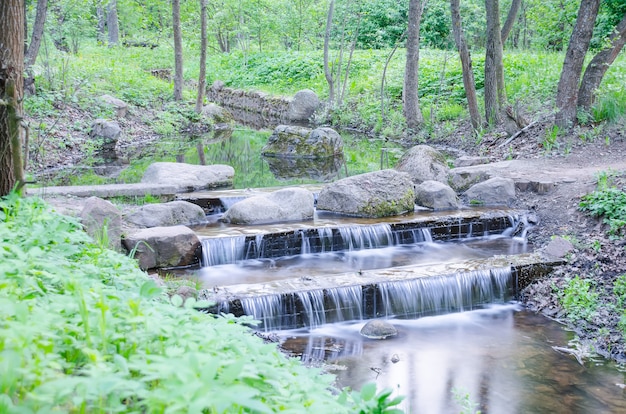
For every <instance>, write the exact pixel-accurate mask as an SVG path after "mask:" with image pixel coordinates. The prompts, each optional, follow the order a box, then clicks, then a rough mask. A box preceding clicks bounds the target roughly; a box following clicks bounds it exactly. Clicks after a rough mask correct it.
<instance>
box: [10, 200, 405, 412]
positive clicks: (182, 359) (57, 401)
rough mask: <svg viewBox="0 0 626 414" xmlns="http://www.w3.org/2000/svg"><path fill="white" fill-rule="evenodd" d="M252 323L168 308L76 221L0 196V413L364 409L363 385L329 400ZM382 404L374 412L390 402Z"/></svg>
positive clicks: (133, 268) (317, 380)
mask: <svg viewBox="0 0 626 414" xmlns="http://www.w3.org/2000/svg"><path fill="white" fill-rule="evenodd" d="M193 302H195V301H192V302H190V304H191V305H194V303H193ZM195 305H196V306H198V307H205V306H207V305H208V304H207V303H202V302H195ZM251 322H253V321H252V320H250V319H249V318H235V317H233V316H232V315H223V316H214V315H208V314H204V313H201V312H198V311H196V310H194V309H192V308H191V307H188V306H183V307H175V306H172V304H171V303H170V302H169V298H168V297H167V295H166V294H165V293H164V292H163V290H162V289H160V288H159V287H157V286H156V284H155V283H154V282H153V281H151V280H150V279H148V278H147V277H146V275H145V273H143V272H141V271H140V270H139V269H138V267H137V264H136V263H135V262H134V261H133V260H132V259H130V258H128V257H126V256H123V255H121V254H118V253H116V252H114V251H112V250H108V249H106V248H104V247H103V246H102V245H99V244H96V243H94V242H93V241H92V240H91V239H90V238H89V237H88V236H87V234H86V233H84V232H83V230H82V226H81V225H80V223H78V221H76V220H74V219H72V218H69V217H64V216H61V215H58V214H57V213H55V212H54V211H52V210H51V209H50V207H49V206H48V205H47V204H45V203H44V202H43V201H42V200H40V199H37V198H25V199H23V198H20V197H18V196H17V195H15V194H12V195H10V196H9V197H7V198H4V199H0V412H2V413H4V412H51V411H58V412H70V413H73V412H89V413H116V412H149V413H164V412H203V413H225V412H228V413H232V412H238V413H243V412H255V413H273V412H277V411H282V412H292V413H296V412H298V413H300V412H338V413H353V412H358V411H359V409H360V407H362V406H363V405H362V400H367V398H365V397H367V396H368V395H369V394H368V393H369V389H368V390H366V392H364V393H363V394H353V393H348V392H347V391H344V392H343V393H340V395H339V396H335V395H332V394H331V393H330V392H329V390H330V389H331V388H332V385H331V384H332V382H333V381H334V377H333V376H330V375H326V374H323V373H322V372H320V371H319V370H316V369H310V368H306V367H304V366H303V365H302V364H301V363H300V362H299V361H297V360H295V359H288V358H287V357H285V356H284V355H283V354H282V353H280V352H279V351H278V349H277V348H276V346H274V345H271V344H264V343H263V342H262V341H261V340H260V338H257V337H255V336H254V335H251V331H250V329H249V328H248V327H247V324H249V323H251ZM359 396H360V397H359ZM387 397H388V395H386V396H384V398H383V396H382V395H381V396H379V397H378V406H381V405H382V406H384V407H388V406H389V405H391V404H392V403H394V401H395V400H394V401H390V402H389V401H387ZM367 407H370V405H368V406H367ZM362 412H383V411H373V409H372V410H370V408H367V411H362Z"/></svg>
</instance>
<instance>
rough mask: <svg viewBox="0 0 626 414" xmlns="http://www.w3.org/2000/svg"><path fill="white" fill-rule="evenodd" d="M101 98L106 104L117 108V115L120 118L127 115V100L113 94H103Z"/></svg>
mask: <svg viewBox="0 0 626 414" xmlns="http://www.w3.org/2000/svg"><path fill="white" fill-rule="evenodd" d="M100 100H101V101H102V102H104V103H105V104H106V105H109V106H112V107H113V108H115V115H116V116H117V117H118V118H124V117H126V114H127V113H128V104H127V103H126V102H124V101H122V100H121V99H118V98H116V97H114V96H111V95H102V96H101V97H100Z"/></svg>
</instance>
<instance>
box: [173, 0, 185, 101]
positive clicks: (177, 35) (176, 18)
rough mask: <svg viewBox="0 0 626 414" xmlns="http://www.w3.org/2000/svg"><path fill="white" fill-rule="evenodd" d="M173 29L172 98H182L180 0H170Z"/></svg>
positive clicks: (178, 99) (177, 99) (180, 99)
mask: <svg viewBox="0 0 626 414" xmlns="http://www.w3.org/2000/svg"><path fill="white" fill-rule="evenodd" d="M172 26H173V29H174V100H176V101H182V99H183V35H182V33H181V29H180V0H172Z"/></svg>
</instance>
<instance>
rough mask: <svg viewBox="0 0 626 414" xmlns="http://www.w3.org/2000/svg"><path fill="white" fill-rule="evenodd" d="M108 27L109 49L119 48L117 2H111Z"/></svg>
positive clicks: (115, 0)
mask: <svg viewBox="0 0 626 414" xmlns="http://www.w3.org/2000/svg"><path fill="white" fill-rule="evenodd" d="M107 26H108V27H109V47H113V46H117V45H118V43H119V41H120V26H119V23H118V22H117V0H109V10H108V13H107Z"/></svg>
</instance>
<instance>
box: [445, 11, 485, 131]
mask: <svg viewBox="0 0 626 414" xmlns="http://www.w3.org/2000/svg"><path fill="white" fill-rule="evenodd" d="M450 12H451V15H452V32H453V33H454V41H455V43H456V47H457V49H458V50H459V57H460V58H461V70H462V73H463V86H464V87H465V96H466V97H467V108H468V110H469V113H470V120H471V122H472V127H474V128H476V129H477V128H479V127H480V122H481V120H480V110H479V109H478V98H477V97H476V83H475V81H474V71H473V70H472V58H471V56H470V52H469V49H468V48H467V43H466V42H465V36H464V35H463V25H462V22H461V11H460V0H450Z"/></svg>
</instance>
